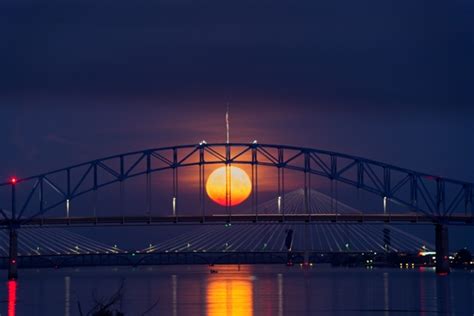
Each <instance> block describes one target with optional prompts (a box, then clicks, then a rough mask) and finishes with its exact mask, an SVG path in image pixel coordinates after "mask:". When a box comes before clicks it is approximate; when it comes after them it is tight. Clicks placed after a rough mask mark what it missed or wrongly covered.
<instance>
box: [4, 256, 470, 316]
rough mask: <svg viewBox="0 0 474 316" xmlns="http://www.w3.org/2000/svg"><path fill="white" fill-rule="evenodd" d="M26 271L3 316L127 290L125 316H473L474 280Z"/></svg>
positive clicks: (278, 271) (296, 271)
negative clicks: (121, 287)
mask: <svg viewBox="0 0 474 316" xmlns="http://www.w3.org/2000/svg"><path fill="white" fill-rule="evenodd" d="M209 269H210V268H209V267H208V266H155V267H142V268H136V269H133V268H126V267H120V268H113V267H109V268H106V267H101V268H80V269H59V270H48V269H43V270H22V271H20V279H19V281H17V282H3V284H2V286H1V290H0V301H1V304H0V311H1V315H9V316H13V315H31V316H32V315H79V308H78V304H79V303H80V305H81V307H82V310H83V311H84V312H85V313H84V314H86V313H87V311H89V310H90V308H91V307H92V306H93V304H94V300H95V299H98V300H100V299H101V298H108V297H110V296H111V295H112V294H114V292H116V290H117V289H118V288H119V287H120V285H121V284H122V282H123V284H124V291H123V300H122V301H121V302H120V304H119V305H118V306H117V308H120V309H121V310H122V311H124V312H125V314H126V315H142V314H143V312H145V311H146V310H147V309H148V308H150V307H152V306H154V305H155V304H156V306H155V308H154V309H152V310H151V311H150V312H149V313H148V314H147V315H239V316H246V315H315V314H317V315H469V316H471V315H473V314H474V303H473V300H474V272H469V271H455V272H453V273H451V274H450V275H449V276H447V277H438V276H436V274H435V273H434V271H432V270H419V269H414V270H398V269H370V270H368V269H363V268H347V269H346V268H331V267H327V266H315V267H313V268H311V269H306V270H305V269H302V268H300V267H292V268H287V267H285V266H280V265H241V266H214V267H212V269H215V270H217V271H218V273H210V271H209Z"/></svg>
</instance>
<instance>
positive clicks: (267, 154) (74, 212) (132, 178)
mask: <svg viewBox="0 0 474 316" xmlns="http://www.w3.org/2000/svg"><path fill="white" fill-rule="evenodd" d="M219 166H241V167H242V168H243V169H246V170H248V173H249V174H250V179H251V183H252V191H251V196H250V199H249V200H248V201H246V202H244V203H243V204H241V205H239V206H237V207H233V206H231V205H230V203H228V202H227V203H226V205H225V206H223V207H217V206H215V205H211V206H210V205H209V204H210V203H209V202H210V201H209V198H208V197H207V195H206V177H207V175H208V174H209V171H210V170H214V169H215V168H216V167H219ZM156 185H159V186H160V192H163V187H164V186H166V185H168V187H169V191H170V192H169V194H168V196H167V198H166V199H165V198H161V200H160V201H158V203H156V199H157V198H156V196H157V193H156V191H157V190H155V189H154V186H156ZM316 186H317V187H318V188H319V189H318V190H316V189H314V188H315V187H316ZM126 187H127V191H126ZM269 187H270V189H269ZM183 188H184V189H183ZM473 188H474V184H473V183H469V182H464V181H459V180H455V179H449V178H445V177H440V176H436V175H430V174H426V173H422V172H417V171H414V170H409V169H405V168H401V167H397V166H394V165H390V164H386V163H382V162H377V161H373V160H370V159H365V158H362V157H355V156H351V155H346V154H342V153H336V152H330V151H324V150H319V149H313V148H303V147H295V146H285V145H270V144H258V143H256V142H254V143H250V144H245V143H230V144H227V143H224V144H208V143H206V142H205V141H203V142H201V143H199V144H196V145H182V146H172V147H163V148H155V149H147V150H143V151H136V152H130V153H125V154H119V155H114V156H110V157H105V158H101V159H96V160H93V161H88V162H85V163H81V164H77V165H73V166H69V167H66V168H61V169H57V170H54V171H51V172H47V173H43V174H39V175H36V176H30V177H21V178H11V179H9V181H7V182H5V183H1V184H0V213H1V219H0V225H1V226H2V228H3V236H4V239H5V240H6V243H7V245H5V247H3V248H1V249H0V250H2V249H4V250H5V257H4V259H5V260H7V262H8V264H7V265H8V270H9V274H8V275H9V278H10V279H16V278H17V276H18V272H17V269H18V263H19V259H21V260H23V259H22V258H21V257H22V256H26V257H28V256H30V257H31V256H34V255H40V254H41V253H42V252H41V250H40V249H36V252H35V246H34V245H30V246H28V245H27V244H28V242H27V240H28V238H29V240H35V239H44V240H46V239H48V237H46V235H48V232H47V229H48V228H52V227H56V228H55V229H61V230H59V232H60V234H58V235H57V236H62V237H61V238H62V240H63V243H65V245H66V244H68V245H73V244H75V243H80V245H79V244H77V245H74V246H72V247H69V246H67V247H63V248H61V247H58V249H60V250H56V252H55V255H57V256H61V257H71V256H72V257H74V256H76V257H77V256H82V258H83V257H84V256H87V255H94V256H99V255H104V256H105V255H107V256H108V257H114V256H115V257H116V258H118V257H119V256H123V254H124V253H127V251H126V250H122V249H119V248H118V247H116V246H109V245H106V244H102V243H98V242H95V241H93V240H89V239H87V238H85V237H82V236H72V233H70V232H68V230H67V228H68V227H73V226H77V227H83V226H94V227H98V226H116V225H121V226H122V225H123V226H139V225H148V226H152V225H156V226H160V225H167V226H170V225H180V226H184V225H189V226H192V231H194V234H195V235H194V237H188V240H198V242H193V243H192V245H191V243H185V244H184V245H183V241H182V240H181V241H179V242H178V241H177V240H175V241H174V244H173V241H170V242H169V244H168V246H167V247H164V248H160V247H161V246H156V245H150V246H149V247H148V248H147V249H143V250H142V251H140V252H137V256H143V255H144V254H150V253H153V252H159V253H160V254H165V253H172V252H176V251H177V249H179V250H180V251H186V250H188V251H189V252H191V253H193V252H194V253H196V252H198V251H200V250H202V249H204V248H203V247H204V246H202V247H201V248H199V247H198V246H197V245H199V244H200V242H201V243H202V242H203V241H202V240H203V239H205V238H204V237H203V235H206V234H207V235H208V237H206V238H209V241H212V239H213V238H214V239H216V238H217V237H216V234H217V231H216V229H217V230H218V229H220V228H219V227H222V225H219V226H217V225H218V224H223V225H225V226H227V225H232V224H236V225H234V227H235V226H239V225H241V227H254V228H255V227H258V231H259V234H260V235H259V234H256V235H255V234H254V236H253V237H254V238H255V240H256V241H261V240H268V241H269V242H268V243H265V244H264V245H265V247H267V244H270V243H271V242H270V241H271V240H276V244H275V245H274V249H276V250H275V253H285V251H288V250H290V248H291V246H288V245H286V246H285V244H284V239H285V238H284V234H283V233H282V231H289V230H292V229H293V228H292V227H294V226H295V225H296V226H301V227H304V230H305V231H306V232H305V234H302V235H300V236H304V238H302V240H301V242H302V243H305V244H306V246H305V247H306V249H309V248H311V247H313V250H314V248H317V247H318V246H317V245H316V246H315V245H314V243H315V238H316V237H314V236H315V235H314V234H313V233H312V231H313V230H319V231H324V230H326V229H329V228H328V227H333V229H334V230H333V231H330V230H328V231H327V234H328V235H332V236H333V237H334V240H339V241H342V240H343V239H344V238H342V237H340V236H342V233H341V231H344V230H345V234H346V235H350V236H351V237H350V238H349V239H351V240H352V241H351V242H350V244H351V245H353V244H357V243H358V242H359V243H361V241H362V240H365V241H366V242H367V245H369V244H370V241H368V240H369V239H370V238H371V237H370V235H373V234H370V233H368V230H360V228H358V227H359V226H360V225H365V224H368V223H378V224H380V225H383V227H385V228H384V231H385V233H384V236H383V238H380V241H379V240H377V241H374V243H375V244H376V246H375V247H377V244H378V245H379V246H380V248H381V249H382V251H386V252H390V251H397V249H399V248H400V247H398V246H394V245H393V244H394V243H395V239H396V238H395V235H394V236H393V237H392V238H391V237H390V236H389V234H388V233H387V231H389V229H387V228H386V227H389V226H391V225H392V224H395V223H407V224H411V225H416V224H418V225H426V224H429V225H433V226H434V228H435V229H434V231H435V245H434V248H435V250H436V270H437V272H438V273H448V272H449V260H448V257H449V249H448V226H449V225H472V224H473V222H474V205H473ZM322 190H326V191H327V192H325V193H323V192H321V191H322ZM131 191H133V193H135V194H136V193H137V192H138V193H139V194H136V195H140V196H141V197H140V198H139V199H138V198H135V200H134V202H133V206H131V207H128V206H127V203H126V196H128V193H129V192H131ZM189 191H195V193H193V196H194V198H195V200H194V201H191V202H190V198H189V195H190V193H189ZM183 192H185V193H183ZM126 193H127V195H126ZM181 195H182V196H181ZM227 196H228V197H229V201H230V200H231V199H230V197H231V196H232V192H231V186H227V185H226V197H227ZM261 200H264V201H265V202H264V203H261V202H260V201H261ZM349 200H350V201H351V203H345V202H343V201H349ZM104 201H105V202H106V203H104ZM156 204H158V205H159V208H160V209H158V207H156ZM349 204H352V206H349ZM244 224H245V225H244ZM341 225H346V226H344V227H350V228H347V229H345V228H344V229H343V228H341ZM196 226H199V227H204V226H206V227H207V228H206V229H207V232H199V231H196V230H199V229H200V228H199V227H196ZM369 226H370V225H369ZM216 227H217V228H216ZM269 227H270V228H269ZM271 227H280V228H279V229H276V228H271ZM364 227H365V226H364ZM32 229H36V230H37V231H38V232H40V233H38V234H32V233H31V230H32ZM240 229H241V231H240V232H239V233H238V234H237V235H236V236H234V237H235V238H240V237H239V236H241V235H248V232H245V229H246V228H240ZM249 229H251V228H249ZM390 230H391V231H392V232H393V231H396V229H395V228H390ZM20 231H21V232H20ZM275 231H278V233H275ZM23 232H25V233H23ZM233 232H234V233H235V230H233ZM264 232H265V233H264ZM222 233H223V234H224V233H226V234H228V233H229V230H227V232H222ZM400 234H401V235H404V237H403V238H405V241H406V242H411V241H413V240H414V237H407V236H406V235H407V234H404V233H403V232H401V231H400ZM207 235H206V236H207ZM19 236H24V238H25V240H24V241H22V240H21V238H22V237H19ZM55 236H56V235H55ZM212 236H214V237H212ZM50 238H51V236H50ZM338 238H339V239H338ZM372 238H373V237H372ZM52 239H58V238H52ZM77 240H80V241H81V242H75V241H77ZM66 241H67V242H66ZM73 241H74V242H73ZM35 243H37V242H36V240H35ZM55 243H56V244H57V243H61V240H55ZM323 243H325V242H324V241H323V240H319V246H321V245H322V244H323ZM46 244H48V245H50V242H49V241H48V242H46ZM226 244H227V245H225V244H224V246H223V245H220V246H219V247H217V248H216V247H214V248H216V249H217V250H215V251H217V252H222V251H227V252H228V251H231V250H232V249H233V248H232V246H229V244H228V243H226ZM231 244H232V245H233V246H235V245H238V244H239V245H243V244H245V245H246V246H247V247H248V248H247V249H249V250H251V252H253V253H260V252H263V253H265V249H261V248H262V246H261V243H258V242H256V243H255V245H253V244H252V243H251V242H250V241H248V240H247V242H244V241H239V240H237V241H235V242H232V243H231ZM257 244H259V245H260V246H256V245H257ZM308 244H310V245H308ZM311 244H313V245H312V246H311ZM340 244H341V242H334V243H332V244H331V242H330V241H327V243H326V246H328V248H329V249H330V251H332V252H338V251H349V250H348V249H344V248H350V247H349V246H347V245H348V244H349V243H344V242H343V244H344V245H343V246H341V245H340ZM22 247H23V248H24V249H23V250H22ZM48 247H49V248H51V247H52V246H48ZM265 247H264V248H265ZM285 247H286V249H285ZM367 247H372V246H367ZM36 248H38V246H36ZM53 248H54V247H53ZM182 248H183V249H182ZM269 248H270V247H269ZM360 248H361V249H362V248H364V247H363V246H361V247H360ZM7 249H8V251H7ZM25 249H26V250H25ZM55 249H56V248H55ZM64 249H69V250H67V252H66V251H64ZM233 250H234V251H235V252H239V251H240V250H239V249H233ZM168 256H169V254H168ZM64 260H66V259H64ZM84 260H87V259H84ZM143 260H147V259H146V256H145V257H144V258H143ZM160 260H161V259H160ZM113 262H115V261H114V260H113V259H111V260H110V263H111V264H113Z"/></svg>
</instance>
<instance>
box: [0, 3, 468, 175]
mask: <svg viewBox="0 0 474 316" xmlns="http://www.w3.org/2000/svg"><path fill="white" fill-rule="evenodd" d="M0 30H1V31H0V32H1V39H2V40H1V41H0V105H1V107H0V134H1V135H2V137H1V138H0V146H1V148H2V150H1V153H2V154H1V155H0V177H1V178H2V179H4V178H7V177H8V176H10V175H12V174H15V175H19V176H23V175H29V174H32V173H39V172H42V171H47V170H49V169H52V168H56V167H61V166H67V165H69V164H72V163H76V162H82V161H84V160H89V159H94V158H97V157H100V156H104V155H109V154H114V153H120V152H125V151H130V150H134V149H142V148H147V147H159V146H162V145H163V146H164V145H172V144H183V143H197V142H198V141H200V140H202V139H206V140H208V141H223V140H224V137H225V134H224V121H223V118H224V112H225V104H226V103H227V102H230V103H231V112H232V114H231V115H232V117H231V120H232V140H233V141H252V140H253V139H258V140H259V141H260V142H266V143H286V144H295V145H304V146H309V147H320V148H324V149H330V150H335V151H340V152H346V153H350V154H355V155H360V156H364V157H368V158H373V159H376V160H381V161H384V162H389V163H393V164H396V165H400V166H402V167H407V168H412V169H415V170H419V171H425V172H428V173H433V174H437V175H442V176H448V177H452V178H459V179H462V180H467V181H474V167H473V162H474V140H473V122H474V106H473V105H474V89H472V86H473V84H474V59H473V58H472V56H474V3H472V2H471V1H467V0H455V1H449V2H441V1H349V0H337V1H298V2H296V3H292V2H289V1H280V0H276V1H258V3H255V1H234V2H223V1H199V2H196V1H185V0H175V1H169V0H168V1H123V0H118V1H100V2H98V1H86V0H81V1H75V0H71V1H54V0H50V1H27V0H15V1H13V0H6V1H5V0H4V1H2V3H1V4H0Z"/></svg>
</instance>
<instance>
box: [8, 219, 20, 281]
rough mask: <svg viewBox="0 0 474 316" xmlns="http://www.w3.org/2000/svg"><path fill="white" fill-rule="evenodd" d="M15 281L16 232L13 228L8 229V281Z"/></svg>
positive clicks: (16, 267) (16, 260)
mask: <svg viewBox="0 0 474 316" xmlns="http://www.w3.org/2000/svg"><path fill="white" fill-rule="evenodd" d="M16 279H18V232H17V230H16V229H15V228H10V247H9V257H8V280H16Z"/></svg>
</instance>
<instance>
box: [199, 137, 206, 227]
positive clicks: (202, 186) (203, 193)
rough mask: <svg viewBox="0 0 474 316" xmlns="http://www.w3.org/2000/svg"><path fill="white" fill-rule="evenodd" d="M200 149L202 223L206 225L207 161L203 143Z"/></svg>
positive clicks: (200, 208)
mask: <svg viewBox="0 0 474 316" xmlns="http://www.w3.org/2000/svg"><path fill="white" fill-rule="evenodd" d="M200 146H201V147H200V148H199V210H200V211H201V215H202V222H203V223H204V221H205V218H206V209H205V206H206V205H205V204H206V195H205V190H206V189H205V182H204V181H205V179H206V173H205V169H204V167H205V161H204V148H203V147H202V143H201V145H200Z"/></svg>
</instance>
